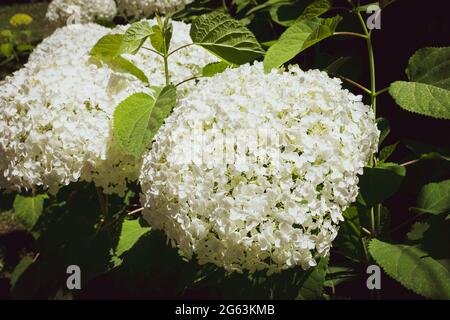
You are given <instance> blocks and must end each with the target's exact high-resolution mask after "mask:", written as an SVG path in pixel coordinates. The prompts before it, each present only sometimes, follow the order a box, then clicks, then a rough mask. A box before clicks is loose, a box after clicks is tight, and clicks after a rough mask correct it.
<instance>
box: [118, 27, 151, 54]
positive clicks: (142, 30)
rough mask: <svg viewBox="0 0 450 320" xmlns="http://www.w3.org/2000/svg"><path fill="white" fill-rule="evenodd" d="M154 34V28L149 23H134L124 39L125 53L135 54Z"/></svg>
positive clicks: (122, 45) (123, 47)
mask: <svg viewBox="0 0 450 320" xmlns="http://www.w3.org/2000/svg"><path fill="white" fill-rule="evenodd" d="M152 34H153V30H152V27H151V26H150V24H149V23H148V22H147V21H139V22H135V23H133V24H132V25H131V26H130V27H129V28H128V29H127V31H126V32H125V34H124V35H123V38H122V44H121V50H122V52H123V53H132V54H135V53H136V52H138V51H139V49H140V48H141V47H142V46H143V44H144V42H145V40H147V38H148V37H150V36H151V35H152Z"/></svg>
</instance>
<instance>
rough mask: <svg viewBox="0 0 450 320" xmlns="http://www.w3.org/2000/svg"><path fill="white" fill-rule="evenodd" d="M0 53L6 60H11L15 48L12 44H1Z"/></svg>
mask: <svg viewBox="0 0 450 320" xmlns="http://www.w3.org/2000/svg"><path fill="white" fill-rule="evenodd" d="M0 53H1V54H2V55H4V56H5V57H6V58H9V57H11V56H12V54H13V46H12V44H11V43H2V44H0Z"/></svg>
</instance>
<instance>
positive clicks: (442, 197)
mask: <svg viewBox="0 0 450 320" xmlns="http://www.w3.org/2000/svg"><path fill="white" fill-rule="evenodd" d="M411 209H412V210H413V211H415V212H420V213H431V214H441V213H450V180H445V181H442V182H439V183H429V184H427V185H425V186H424V187H423V188H422V190H421V191H420V193H419V197H418V198H417V207H415V208H411Z"/></svg>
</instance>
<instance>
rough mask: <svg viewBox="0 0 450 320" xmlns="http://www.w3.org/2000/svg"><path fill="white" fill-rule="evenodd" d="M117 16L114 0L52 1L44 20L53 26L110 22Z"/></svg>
mask: <svg viewBox="0 0 450 320" xmlns="http://www.w3.org/2000/svg"><path fill="white" fill-rule="evenodd" d="M116 15H117V6H116V2H115V1H114V0H53V1H52V2H51V3H50V4H49V6H48V9H47V12H46V15H45V17H46V19H47V20H48V21H49V22H50V23H51V24H52V25H54V26H59V27H60V26H64V25H67V24H73V23H88V22H94V21H95V20H97V19H98V20H112V19H113V18H114V17H115V16H116Z"/></svg>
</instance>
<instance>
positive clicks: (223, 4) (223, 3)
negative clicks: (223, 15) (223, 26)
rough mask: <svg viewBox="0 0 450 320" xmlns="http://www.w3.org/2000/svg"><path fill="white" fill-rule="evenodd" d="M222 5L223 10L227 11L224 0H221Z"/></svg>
mask: <svg viewBox="0 0 450 320" xmlns="http://www.w3.org/2000/svg"><path fill="white" fill-rule="evenodd" d="M222 7H223V10H225V12H228V6H227V2H226V0H222Z"/></svg>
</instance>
